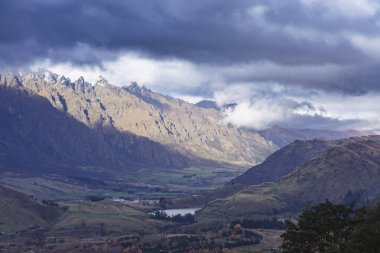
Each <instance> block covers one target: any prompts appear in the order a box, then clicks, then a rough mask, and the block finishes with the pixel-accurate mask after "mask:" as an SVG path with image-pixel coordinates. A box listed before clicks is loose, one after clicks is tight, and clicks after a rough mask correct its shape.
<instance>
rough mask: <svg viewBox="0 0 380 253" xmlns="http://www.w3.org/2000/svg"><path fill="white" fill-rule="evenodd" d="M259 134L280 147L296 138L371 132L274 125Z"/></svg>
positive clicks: (332, 137)
mask: <svg viewBox="0 0 380 253" xmlns="http://www.w3.org/2000/svg"><path fill="white" fill-rule="evenodd" d="M259 132H260V134H261V135H262V136H263V137H265V139H267V140H269V141H271V142H273V143H274V144H276V145H277V146H278V147H280V148H282V147H284V146H286V145H288V144H289V143H292V142H293V141H296V140H301V141H306V140H314V139H318V140H338V139H344V138H349V137H354V136H364V135H369V134H373V133H372V132H369V131H355V130H345V131H333V130H317V129H290V128H282V127H279V126H274V127H271V128H268V129H265V130H262V131H259Z"/></svg>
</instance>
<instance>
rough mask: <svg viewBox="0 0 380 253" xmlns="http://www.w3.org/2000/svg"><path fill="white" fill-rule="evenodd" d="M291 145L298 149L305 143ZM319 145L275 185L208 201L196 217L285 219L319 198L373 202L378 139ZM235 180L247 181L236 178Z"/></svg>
mask: <svg viewBox="0 0 380 253" xmlns="http://www.w3.org/2000/svg"><path fill="white" fill-rule="evenodd" d="M307 143H309V144H307ZM291 145H299V146H300V147H302V146H304V145H310V142H306V143H305V142H295V143H293V144H291ZM321 145H322V144H319V147H321ZM322 147H328V148H327V149H325V150H324V151H322V152H316V153H315V155H310V156H309V157H308V158H307V160H306V161H305V162H304V163H302V164H301V165H298V163H294V166H295V167H293V168H290V169H289V168H288V171H289V173H288V174H287V175H285V176H283V177H282V178H280V179H279V180H277V181H276V182H272V183H264V184H260V185H252V186H242V187H241V189H240V190H239V191H236V190H235V191H233V192H232V193H231V194H230V195H229V196H227V197H224V198H220V199H217V200H214V201H212V202H210V203H209V204H208V205H206V207H205V208H204V209H203V210H202V211H201V212H200V214H199V215H200V218H201V219H204V218H211V217H219V216H220V217H225V218H237V217H239V218H241V217H257V216H268V215H269V216H270V215H280V216H281V215H282V216H284V215H285V216H288V215H293V214H296V213H298V212H299V211H301V210H302V209H304V208H305V207H308V206H310V205H313V204H317V203H319V202H321V201H324V199H329V200H331V201H333V202H336V203H342V202H345V203H350V202H352V201H356V202H357V203H367V202H373V201H376V200H378V199H379V197H380V136H366V137H353V138H349V139H344V140H339V141H334V142H327V144H325V146H323V145H322ZM284 149H289V147H285V148H284ZM293 149H294V147H293ZM299 150H302V149H299ZM307 152H308V151H307ZM284 154H286V152H285V151H284ZM268 159H269V160H271V159H273V157H270V158H268ZM288 165H289V164H288ZM247 175H248V176H251V174H247ZM239 180H241V181H247V182H249V180H245V179H243V178H242V177H240V179H239ZM227 187H228V186H227ZM227 189H228V188H227ZM222 191H223V189H222Z"/></svg>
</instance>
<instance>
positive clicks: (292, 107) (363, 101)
mask: <svg viewBox="0 0 380 253" xmlns="http://www.w3.org/2000/svg"><path fill="white" fill-rule="evenodd" d="M35 66H36V67H47V68H49V69H50V70H51V71H53V72H56V73H59V74H64V75H67V76H68V77H70V78H71V79H72V80H75V79H77V78H78V77H79V76H84V77H85V79H86V80H87V81H90V82H91V81H94V80H95V79H96V78H97V76H98V75H100V74H101V75H103V76H105V77H106V78H107V79H108V80H109V82H110V83H113V84H115V85H119V86H121V85H127V84H129V83H130V82H132V81H136V82H138V83H139V84H141V85H145V86H147V87H148V88H151V89H153V90H155V91H158V92H161V93H164V94H168V95H172V96H174V97H180V98H182V99H184V100H187V101H189V102H193V103H196V102H198V101H200V100H202V99H204V98H210V97H211V98H212V97H213V98H214V99H215V100H216V102H217V104H219V105H220V106H223V105H224V104H227V103H237V106H236V107H235V108H229V109H227V110H225V111H224V116H225V119H226V122H228V123H232V124H234V125H237V126H245V127H251V128H255V129H263V128H266V127H270V126H273V125H275V124H277V125H283V126H287V127H294V128H295V127H298V128H299V127H302V128H335V129H336V128H361V129H369V128H380V123H379V121H378V120H377V119H379V118H380V112H379V111H378V108H379V106H380V104H379V103H378V102H377V101H380V95H379V94H375V93H372V95H370V94H366V95H362V96H359V97H353V96H349V95H344V93H341V92H339V91H338V90H339V89H337V90H333V89H331V87H329V82H331V85H332V86H333V85H335V83H334V81H335V80H339V78H340V77H341V76H344V75H345V74H346V73H347V72H349V71H350V66H340V65H334V64H324V65H300V66H297V65H294V66H287V65H282V64H277V63H273V62H269V61H260V62H252V63H245V64H238V65H229V66H212V65H207V64H198V65H196V64H194V63H191V62H189V61H185V60H178V59H151V58H148V57H146V56H143V55H139V54H136V53H125V54H123V55H122V56H121V57H119V58H117V59H116V60H113V61H111V60H108V61H105V62H104V63H103V66H102V68H100V67H89V66H86V65H83V66H73V65H70V64H53V65H50V63H49V62H40V63H38V64H36V65H35ZM319 83H320V84H319ZM316 87H320V88H319V89H317V88H316ZM368 101H369V102H368Z"/></svg>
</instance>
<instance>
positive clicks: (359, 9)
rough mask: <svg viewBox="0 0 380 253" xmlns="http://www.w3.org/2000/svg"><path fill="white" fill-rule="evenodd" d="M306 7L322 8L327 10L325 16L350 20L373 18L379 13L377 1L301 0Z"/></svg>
mask: <svg viewBox="0 0 380 253" xmlns="http://www.w3.org/2000/svg"><path fill="white" fill-rule="evenodd" d="M300 2H301V3H303V4H304V5H306V6H309V7H314V8H315V7H316V6H320V7H323V8H324V9H325V10H326V13H325V16H337V15H338V16H345V17H348V18H359V19H362V18H371V17H373V16H375V15H376V13H377V12H378V11H379V8H380V5H379V3H378V2H377V1H375V0H333V1H331V0H300Z"/></svg>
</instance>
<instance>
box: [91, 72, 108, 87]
mask: <svg viewBox="0 0 380 253" xmlns="http://www.w3.org/2000/svg"><path fill="white" fill-rule="evenodd" d="M94 85H99V86H108V85H110V83H109V82H108V80H107V79H106V78H105V77H103V76H102V75H99V76H98V78H96V80H95V82H94Z"/></svg>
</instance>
